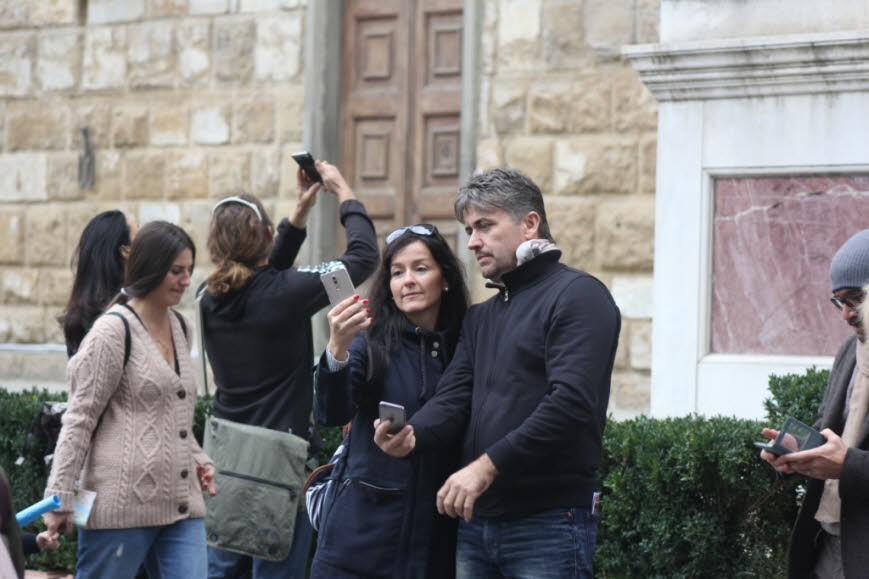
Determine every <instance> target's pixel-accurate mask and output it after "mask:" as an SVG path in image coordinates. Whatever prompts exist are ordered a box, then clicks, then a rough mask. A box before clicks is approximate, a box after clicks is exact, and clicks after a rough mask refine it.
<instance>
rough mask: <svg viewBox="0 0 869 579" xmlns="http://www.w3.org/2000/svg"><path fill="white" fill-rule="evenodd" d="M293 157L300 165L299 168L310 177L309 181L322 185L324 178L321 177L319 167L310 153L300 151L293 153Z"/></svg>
mask: <svg viewBox="0 0 869 579" xmlns="http://www.w3.org/2000/svg"><path fill="white" fill-rule="evenodd" d="M291 157H292V158H293V159H294V160H295V161H296V163H298V164H299V167H301V168H302V171H304V172H305V174H306V175H307V176H308V179H310V180H311V181H314V182H315V183H322V182H323V177H322V176H321V175H320V172H319V171H317V166H316V165H315V164H314V157H313V156H312V155H311V153H309V152H308V151H300V152H298V153H293V154H292V155H291Z"/></svg>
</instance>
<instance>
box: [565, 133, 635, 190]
mask: <svg viewBox="0 0 869 579" xmlns="http://www.w3.org/2000/svg"><path fill="white" fill-rule="evenodd" d="M637 160H638V153H637V146H636V143H635V142H633V141H632V140H630V139H624V138H619V139H603V138H574V139H561V140H559V141H557V143H556V146H555V180H554V182H555V192H556V193H557V194H559V195H573V194H584V193H632V192H634V191H636V188H637Z"/></svg>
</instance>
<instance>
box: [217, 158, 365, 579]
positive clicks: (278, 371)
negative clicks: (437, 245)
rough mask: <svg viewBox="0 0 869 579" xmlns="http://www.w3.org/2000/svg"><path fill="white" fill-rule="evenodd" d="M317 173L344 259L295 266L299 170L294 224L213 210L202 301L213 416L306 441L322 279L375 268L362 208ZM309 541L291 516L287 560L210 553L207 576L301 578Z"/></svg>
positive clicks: (253, 204)
mask: <svg viewBox="0 0 869 579" xmlns="http://www.w3.org/2000/svg"><path fill="white" fill-rule="evenodd" d="M317 169H318V170H319V172H320V175H322V178H323V187H324V188H326V189H328V190H330V191H333V192H334V193H335V194H336V195H337V196H338V201H339V203H340V219H341V224H342V225H343V226H344V229H345V231H346V235H347V248H346V251H345V252H344V254H343V255H342V256H341V257H339V258H338V259H336V260H334V261H331V262H328V263H323V264H320V265H318V266H314V267H310V266H308V267H291V265H292V263H293V261H294V260H295V258H296V255H297V253H298V251H299V248H300V247H301V244H302V242H303V241H304V239H305V235H306V231H305V226H306V222H307V216H308V212H309V210H310V209H311V207H312V206H313V204H314V202H315V200H316V195H317V192H318V190H319V189H320V184H319V183H313V182H311V181H310V180H308V178H307V177H306V175H305V174H304V173H302V172H301V171H299V172H298V173H297V187H298V191H299V200H298V203H297V205H296V208H295V210H294V212H293V214H292V215H291V217H290V219H284V220H283V221H282V222H281V223H280V224H279V225H278V233H277V237H274V230H273V226H272V222H271V220H270V219H269V216H268V214H267V213H266V211H265V208H264V207H263V205H262V203H261V202H260V201H259V199H257V198H256V197H255V196H253V195H247V194H244V195H239V196H234V197H229V198H227V199H223V200H222V201H220V202H219V203H218V204H217V205H216V206H215V207H214V211H213V215H212V219H211V227H210V230H209V234H208V251H209V253H210V254H211V261H212V262H213V263H214V266H215V267H214V270H213V271H212V272H211V274H210V275H209V276H208V279H207V281H206V289H205V292H204V295H203V296H202V299H201V307H202V315H203V327H204V337H205V349H206V351H207V352H208V359H209V361H210V362H211V368H212V370H213V371H214V382H215V384H216V385H217V393H216V395H215V399H214V415H215V416H217V417H218V418H224V419H227V420H231V421H233V422H239V423H242V424H250V425H254V426H261V427H265V428H271V429H273V430H279V431H282V432H291V433H292V434H295V435H296V436H300V437H302V438H305V439H308V440H309V441H310V440H311V433H312V432H313V430H312V428H311V424H310V416H311V407H312V404H313V388H312V380H313V378H312V374H311V362H312V360H313V359H314V353H313V343H312V330H311V316H313V315H314V314H315V313H317V312H318V311H319V310H321V309H323V308H324V307H325V306H326V305H328V303H329V298H328V296H327V294H326V291H325V289H324V288H323V285H322V283H321V282H320V275H321V274H322V273H326V272H328V271H330V270H332V269H335V268H339V267H344V268H346V269H347V271H348V272H349V273H350V278H351V279H352V280H353V283H354V284H360V283H362V282H363V281H365V279H366V278H367V277H368V276H369V275H370V274H371V272H372V271H374V268H375V267H376V265H377V238H376V236H375V232H374V226H373V225H372V223H371V220H370V219H369V218H368V215H367V213H366V212H365V208H364V207H363V205H362V204H361V203H360V202H359V201H357V200H356V197H355V195H354V194H353V191H352V190H351V189H350V187H349V186H348V185H347V183H346V182H345V181H344V178H343V177H342V176H341V173H340V172H339V171H338V169H337V168H335V167H334V166H333V165H330V164H329V163H326V162H322V161H321V162H318V163H317ZM311 534H312V529H311V527H310V524H309V523H308V521H307V517H305V516H297V517H296V524H295V529H294V532H293V544H292V548H291V550H290V554H289V555H288V556H287V558H286V559H284V560H283V561H267V560H265V559H260V558H257V557H251V556H247V555H241V554H238V553H232V552H229V551H226V550H222V549H217V548H214V547H209V549H208V560H209V569H208V576H209V577H210V578H212V579H217V578H231V577H243V576H244V577H251V578H252V579H271V578H291V577H298V578H301V577H304V576H305V565H306V562H307V558H308V550H309V546H310V540H311Z"/></svg>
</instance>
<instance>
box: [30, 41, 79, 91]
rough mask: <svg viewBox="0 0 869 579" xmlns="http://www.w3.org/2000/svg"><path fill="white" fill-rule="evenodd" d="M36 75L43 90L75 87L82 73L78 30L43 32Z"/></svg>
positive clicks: (39, 43) (39, 45)
mask: <svg viewBox="0 0 869 579" xmlns="http://www.w3.org/2000/svg"><path fill="white" fill-rule="evenodd" d="M38 47H39V49H38V54H39V58H38V59H37V60H36V76H37V78H38V79H39V84H40V86H41V87H42V90H45V91H58V90H69V89H74V88H75V87H76V86H77V84H78V78H79V74H80V73H81V64H80V63H81V34H80V33H79V31H78V30H56V31H50V32H43V33H42V34H40V36H39V39H38Z"/></svg>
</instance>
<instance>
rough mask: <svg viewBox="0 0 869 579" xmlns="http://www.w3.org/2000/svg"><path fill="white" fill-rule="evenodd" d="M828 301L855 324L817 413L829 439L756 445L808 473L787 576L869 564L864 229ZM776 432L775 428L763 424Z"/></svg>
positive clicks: (784, 467)
mask: <svg viewBox="0 0 869 579" xmlns="http://www.w3.org/2000/svg"><path fill="white" fill-rule="evenodd" d="M830 286H831V290H832V296H831V297H830V301H831V302H832V303H833V305H834V306H835V307H836V309H837V310H839V315H840V316H841V318H842V320H843V321H844V322H845V323H847V324H848V325H849V326H850V327H851V328H852V329H853V330H854V334H853V335H852V336H850V337H849V338H848V339H847V340H845V343H844V344H842V346H841V347H840V348H839V352H838V354H836V359H835V361H834V362H833V368H832V369H831V370H830V378H829V380H828V382H827V390H826V392H825V393H824V398H823V400H824V403H823V404H822V408H821V410H820V413H821V416H820V418H819V419H818V420H817V421H816V422H815V424H814V428H815V429H817V430H819V431H820V432H821V434H822V435H824V438H826V439H827V442H826V443H825V444H823V445H822V446H819V447H817V448H813V449H811V450H804V451H800V452H794V453H790V454H784V455H782V456H776V455H774V454H771V453H769V452H767V451H761V458H762V459H764V460H766V461H767V462H769V463H770V464H771V465H772V466H773V467H774V468H775V469H776V470H777V471H779V472H781V473H788V474H790V473H793V474H799V475H803V476H805V477H807V478H808V484H807V487H806V495H805V499H804V500H803V505H802V507H801V509H800V513H799V515H798V516H797V520H796V523H795V524H794V530H793V533H792V535H791V544H790V547H789V552H788V577H789V578H806V579H809V578H814V577H820V578H828V577H829V578H841V577H845V578H847V579H850V578H853V577H866V569H867V568H869V549H866V548H865V544H866V541H867V540H869V413H867V410H869V344H867V343H866V342H865V338H866V335H865V331H864V327H863V311H862V310H863V301H864V297H865V296H866V289H865V288H867V287H869V229H864V230H863V231H860V232H858V233H856V234H854V235H853V236H851V237H850V238H849V239H848V241H846V242H845V243H844V244H843V245H842V247H840V248H839V250H838V251H837V252H836V254H835V255H834V256H833V259H832V261H831V262H830ZM763 434H764V436H766V437H767V438H770V439H773V438H775V437H777V436H778V431H776V430H772V429H770V428H764V429H763Z"/></svg>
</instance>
